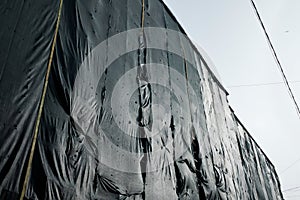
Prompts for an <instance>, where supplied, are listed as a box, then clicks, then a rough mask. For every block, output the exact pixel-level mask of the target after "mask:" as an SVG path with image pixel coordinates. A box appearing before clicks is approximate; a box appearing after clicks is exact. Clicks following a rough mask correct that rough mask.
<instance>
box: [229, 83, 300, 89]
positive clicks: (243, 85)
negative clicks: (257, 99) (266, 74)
mask: <svg viewBox="0 0 300 200" xmlns="http://www.w3.org/2000/svg"><path fill="white" fill-rule="evenodd" d="M289 82H290V83H300V81H289ZM281 84H284V82H283V81H281V82H270V83H252V84H240V85H230V86H227V87H228V88H237V87H257V86H266V85H281Z"/></svg>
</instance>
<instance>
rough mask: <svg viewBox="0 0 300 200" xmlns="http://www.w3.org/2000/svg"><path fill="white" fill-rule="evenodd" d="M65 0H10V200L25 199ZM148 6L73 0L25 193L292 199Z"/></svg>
mask: <svg viewBox="0 0 300 200" xmlns="http://www.w3.org/2000/svg"><path fill="white" fill-rule="evenodd" d="M58 4H59V2H58V1H57V2H56V1H50V0H38V1H35V0H33V1H21V0H16V1H6V0H4V1H1V2H0V25H1V29H0V41H1V46H0V110H1V112H0V199H4V200H6V199H7V200H11V199H18V198H19V196H20V191H21V188H22V184H23V182H24V178H25V177H24V176H25V171H26V168H27V161H28V156H29V149H30V147H31V142H32V138H33V129H34V125H35V123H36V118H37V107H38V105H39V103H40V100H41V93H42V87H43V84H44V77H45V72H46V66H47V62H48V60H49V55H50V46H51V43H52V40H53V35H54V29H55V22H56V18H57V12H58ZM142 8H143V7H142V1H138V0H136V1H133V0H113V1H112V0H103V1H98V0H90V1H85V0H77V1H74V0H64V2H63V10H62V18H61V22H60V28H59V32H58V38H57V44H56V47H55V55H54V59H53V63H52V69H51V74H50V78H49V85H48V90H47V93H46V99H45V104H44V108H43V114H42V118H41V124H40V128H39V135H38V142H37V146H36V148H35V154H34V158H33V164H32V170H31V175H30V179H29V185H28V187H27V191H26V195H25V199H32V200H42V199H52V200H54V199H55V200H60V199H61V200H71V199H72V200H73V199H76V200H77V199H78V200H91V199H126V200H129V199H132V200H133V199H135V200H138V199H149V200H150V199H211V200H215V199H222V200H223V199H224V200H225V199H241V200H244V199H259V200H263V199H266V200H267V199H269V200H276V199H283V197H282V194H281V189H280V183H279V180H278V177H277V174H276V171H275V169H274V166H273V165H272V164H271V162H270V161H269V160H268V158H267V157H266V156H265V154H264V153H263V151H262V150H261V149H260V148H259V146H258V145H257V144H256V143H255V141H254V140H253V139H252V138H251V136H250V135H249V134H248V132H247V131H246V129H245V128H244V127H243V126H242V124H241V123H240V122H239V121H238V119H237V118H236V117H235V115H234V113H233V112H232V110H231V109H230V107H229V105H228V103H227V99H226V96H227V93H226V91H225V90H224V89H223V87H222V86H221V85H220V83H219V82H218V81H217V79H216V78H215V76H214V75H213V73H212V72H211V71H210V70H209V66H207V65H206V62H205V60H203V58H202V57H201V55H200V54H199V53H198V51H197V50H196V48H195V47H194V46H193V45H192V43H191V42H190V40H189V39H188V38H186V36H185V33H184V31H183V30H182V28H181V27H180V25H179V24H178V22H177V21H176V19H175V18H174V17H173V15H172V14H171V13H170V11H169V10H168V9H167V8H166V7H165V5H164V4H163V2H162V1H159V0H151V1H150V0H148V1H147V0H145V12H143V11H142V10H143V9H142ZM143 16H144V17H143ZM143 19H144V22H142V20H143ZM142 24H144V28H141V26H142Z"/></svg>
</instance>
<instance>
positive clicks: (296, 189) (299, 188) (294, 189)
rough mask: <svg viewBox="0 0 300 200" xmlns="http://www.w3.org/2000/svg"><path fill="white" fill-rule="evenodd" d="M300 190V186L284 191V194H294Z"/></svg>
mask: <svg viewBox="0 0 300 200" xmlns="http://www.w3.org/2000/svg"><path fill="white" fill-rule="evenodd" d="M298 190H300V186H298V187H293V188H289V189H286V190H283V191H282V192H294V191H298Z"/></svg>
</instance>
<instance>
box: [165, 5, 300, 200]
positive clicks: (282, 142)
mask: <svg viewBox="0 0 300 200" xmlns="http://www.w3.org/2000/svg"><path fill="white" fill-rule="evenodd" d="M164 1H165V3H166V4H167V5H168V6H169V8H170V9H171V10H172V12H173V14H174V15H175V16H176V17H177V19H178V21H179V22H180V23H181V25H182V26H183V27H184V29H185V30H186V32H187V34H188V35H189V36H190V37H191V39H192V40H193V41H195V42H196V43H197V44H198V45H200V46H201V47H202V48H203V49H204V50H205V51H206V52H207V54H208V55H209V57H210V58H211V59H212V61H213V62H214V64H215V66H216V68H217V70H218V73H219V75H220V77H221V82H222V83H223V85H224V86H225V88H227V90H228V92H229V97H228V98H229V103H230V105H231V106H232V107H233V109H234V111H235V114H236V115H237V116H238V117H239V118H240V120H241V121H242V123H243V124H244V125H245V126H246V128H247V129H248V131H249V132H250V133H251V135H252V136H253V137H254V139H255V140H256V141H257V142H258V144H259V145H260V146H261V148H262V149H263V150H264V152H265V153H266V154H267V156H268V157H269V158H270V160H271V161H272V162H273V164H274V165H275V168H276V169H277V172H278V175H279V178H280V181H281V185H282V190H283V191H284V190H287V189H290V188H294V187H300V181H299V180H300V119H299V117H298V116H297V113H296V110H295V107H294V104H293V102H292V100H291V99H290V97H289V95H288V92H287V89H286V87H285V86H284V84H282V83H279V84H273V83H278V82H282V81H283V79H282V77H281V74H280V72H279V69H278V67H277V65H276V62H275V60H274V58H273V56H272V53H271V51H270V49H269V47H268V43H267V41H266V38H265V35H264V33H263V31H262V29H261V26H260V24H259V22H258V20H257V18H256V16H255V13H254V10H253V8H252V6H251V3H250V0H226V1H225V0H164ZM255 3H256V6H257V8H258V10H259V12H260V14H261V17H262V20H263V22H264V24H265V26H266V28H267V31H268V32H269V35H270V37H271V40H272V42H273V44H274V47H275V50H276V51H277V54H278V56H279V59H280V61H281V63H282V66H283V68H284V71H285V73H286V75H287V78H288V80H289V81H296V82H292V83H291V86H292V90H293V92H294V94H295V96H296V99H297V101H298V102H299V104H300V59H299V58H300V56H299V55H297V54H300V0H256V1H255ZM297 81H298V82H297ZM269 83H272V84H269ZM252 84H254V85H256V84H260V85H259V86H243V85H252ZM296 161H298V162H296ZM284 196H285V198H286V199H287V200H294V199H300V188H298V190H290V191H286V192H284Z"/></svg>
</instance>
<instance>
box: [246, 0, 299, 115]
mask: <svg viewBox="0 0 300 200" xmlns="http://www.w3.org/2000/svg"><path fill="white" fill-rule="evenodd" d="M250 1H251V3H252V6H253V9H254V10H255V13H256V16H257V19H258V20H259V22H260V25H261V27H262V29H263V31H264V33H265V36H266V38H267V41H268V44H269V47H270V49H271V51H272V54H273V56H274V59H275V61H276V63H277V66H278V68H279V71H280V73H281V75H282V78H283V82H284V83H285V85H286V88H287V90H288V93H289V95H290V97H291V99H292V101H293V103H294V105H295V108H296V111H297V114H298V117H299V119H300V108H299V106H298V103H297V101H296V98H295V96H294V93H293V91H292V89H291V87H290V84H289V82H288V80H287V77H286V75H285V73H284V70H283V68H282V65H281V63H280V61H279V58H278V56H277V53H276V51H275V48H274V46H273V44H272V41H271V39H270V37H269V34H268V32H267V30H266V27H265V25H264V23H263V21H262V19H261V17H260V14H259V12H258V10H257V7H256V5H255V3H254V1H253V0H250Z"/></svg>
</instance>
